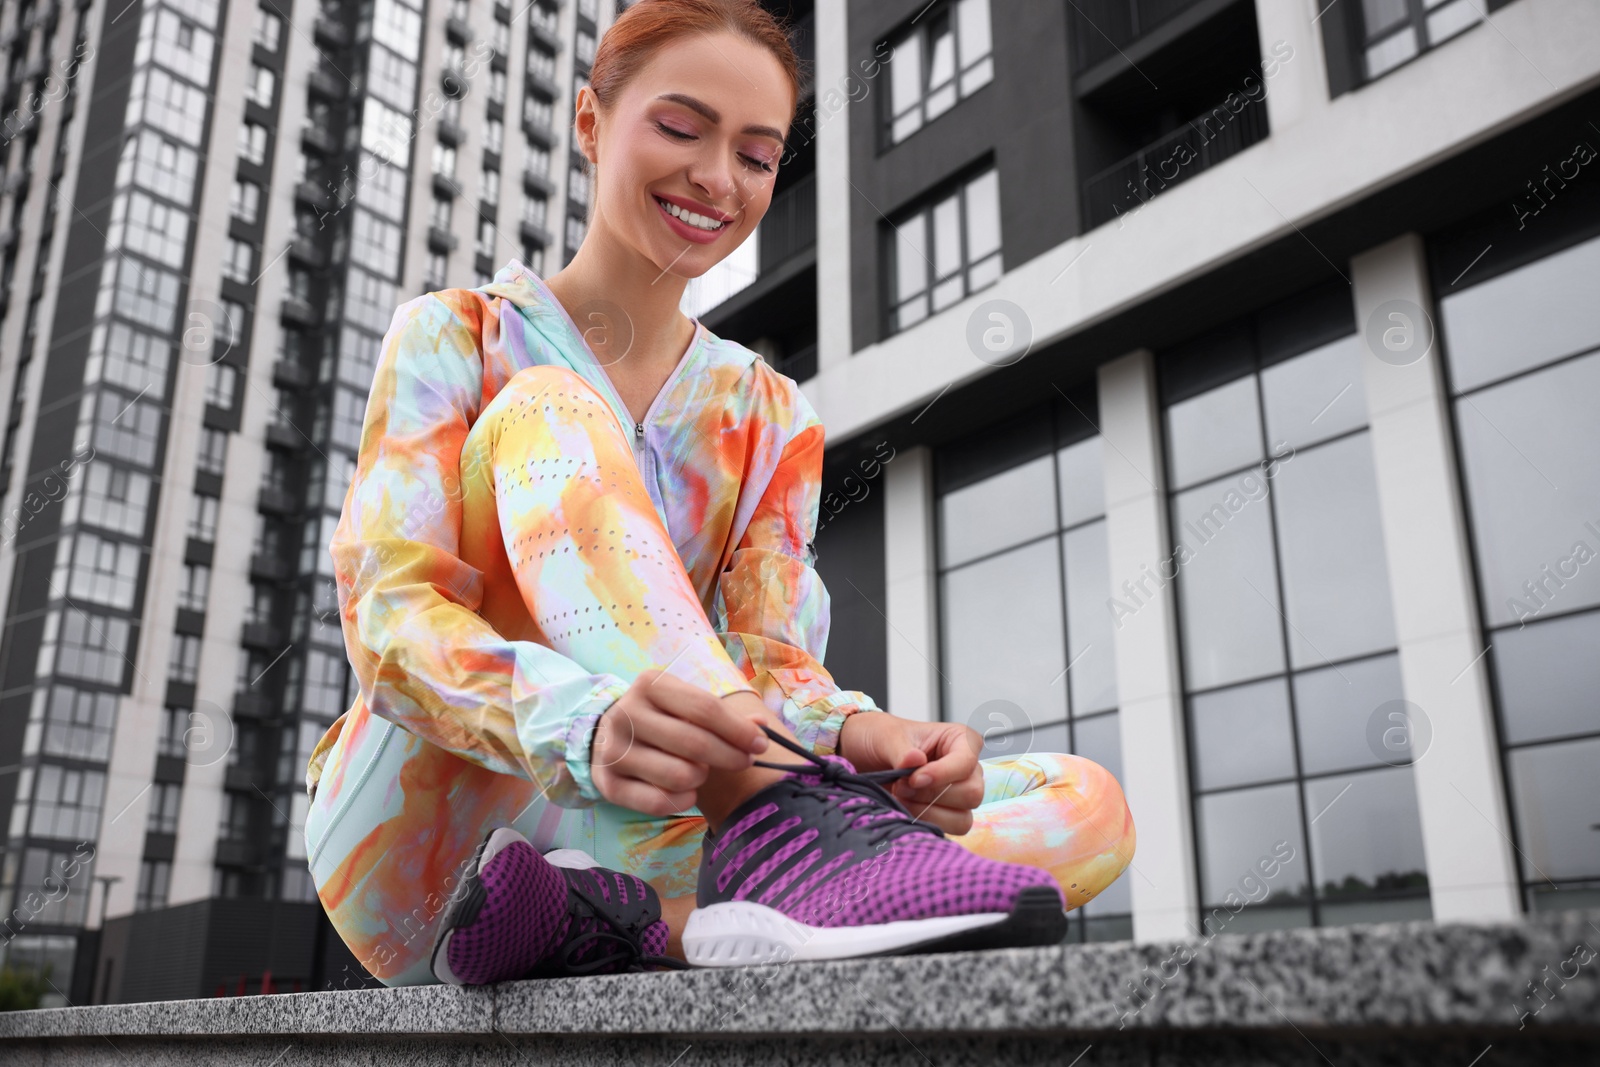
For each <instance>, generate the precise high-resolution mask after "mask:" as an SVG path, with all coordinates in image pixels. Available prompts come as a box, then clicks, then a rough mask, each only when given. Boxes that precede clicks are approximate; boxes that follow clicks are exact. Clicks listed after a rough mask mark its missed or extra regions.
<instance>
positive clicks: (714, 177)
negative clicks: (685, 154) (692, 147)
mask: <svg viewBox="0 0 1600 1067" xmlns="http://www.w3.org/2000/svg"><path fill="white" fill-rule="evenodd" d="M689 181H690V182H691V183H692V184H693V185H695V186H697V187H698V188H699V189H700V190H701V191H703V192H704V193H705V197H706V199H707V200H708V201H710V202H711V203H713V204H717V205H726V204H727V203H728V201H729V200H730V199H733V198H734V197H735V196H736V195H737V193H738V183H737V182H736V181H735V180H734V174H733V166H732V161H731V160H730V159H729V158H728V153H726V152H724V151H723V149H722V148H721V147H720V146H719V147H717V148H709V147H708V148H707V150H706V151H705V152H702V153H700V155H699V156H698V157H697V158H696V160H695V162H694V164H693V165H692V166H691V167H690V168H689ZM738 205H739V206H740V207H743V206H744V200H743V198H742V197H740V198H739V199H738Z"/></svg>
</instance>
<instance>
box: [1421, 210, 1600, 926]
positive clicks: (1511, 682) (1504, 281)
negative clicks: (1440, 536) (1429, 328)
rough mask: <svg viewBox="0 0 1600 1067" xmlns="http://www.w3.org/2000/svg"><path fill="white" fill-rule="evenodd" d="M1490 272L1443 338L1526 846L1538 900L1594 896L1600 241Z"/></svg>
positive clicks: (1524, 868)
mask: <svg viewBox="0 0 1600 1067" xmlns="http://www.w3.org/2000/svg"><path fill="white" fill-rule="evenodd" d="M1478 273H1480V274H1481V277H1480V280H1478V281H1477V282H1476V284H1469V285H1467V286H1465V287H1463V288H1460V289H1457V290H1456V291H1454V292H1450V293H1449V295H1447V296H1444V297H1443V298H1441V299H1440V301H1439V319H1440V326H1441V329H1440V335H1441V340H1442V341H1443V346H1442V347H1443V352H1444V357H1445V367H1446V369H1447V371H1448V381H1449V385H1450V393H1451V395H1452V398H1453V399H1452V405H1451V406H1452V408H1453V409H1454V416H1455V432H1456V444H1457V448H1458V450H1459V452H1460V461H1459V467H1460V477H1461V481H1462V484H1463V489H1464V496H1465V499H1466V511H1467V519H1468V523H1469V525H1470V528H1471V531H1472V536H1471V539H1470V543H1471V545H1472V551H1473V557H1474V562H1475V564H1476V571H1477V577H1478V595H1479V604H1480V609H1479V614H1480V617H1481V618H1482V620H1483V629H1484V643H1485V644H1486V645H1487V646H1488V647H1489V655H1488V665H1489V668H1490V671H1489V674H1490V677H1491V679H1492V680H1493V683H1494V694H1495V703H1496V705H1497V707H1496V713H1497V718H1498V721H1499V734H1500V743H1501V746H1502V753H1503V756H1502V758H1503V761H1504V773H1505V781H1506V786H1507V790H1508V792H1509V793H1510V798H1509V799H1510V810H1511V815H1512V819H1513V825H1514V826H1515V828H1516V830H1515V833H1516V838H1517V841H1516V844H1517V849H1516V855H1517V857H1518V860H1519V866H1520V873H1521V877H1522V882H1523V887H1524V893H1525V901H1526V907H1527V908H1528V910H1529V911H1534V912H1541V911H1552V910H1557V909H1563V908H1581V907H1592V906H1593V904H1594V901H1595V898H1596V892H1597V891H1600V833H1596V832H1595V830H1594V825H1593V824H1594V823H1595V822H1596V819H1595V811H1596V810H1597V809H1596V804H1597V801H1600V785H1597V784H1596V783H1597V779H1596V777H1595V773H1594V771H1595V768H1596V767H1597V766H1600V705H1597V704H1596V701H1595V697H1594V694H1595V692H1596V685H1597V682H1600V667H1597V661H1596V658H1595V656H1594V649H1595V648H1597V647H1600V562H1596V555H1597V551H1600V534H1597V533H1596V532H1595V530H1596V528H1597V527H1600V518H1597V514H1596V509H1595V501H1596V500H1600V469H1597V467H1596V466H1595V463H1594V456H1595V455H1596V451H1595V450H1596V448H1600V423H1597V422H1596V421H1595V418H1594V411H1595V410H1596V405H1600V313H1597V312H1600V309H1597V307H1596V304H1595V302H1594V300H1593V299H1592V294H1593V293H1594V292H1595V288H1596V286H1597V285H1600V239H1590V240H1587V241H1584V242H1582V243H1579V244H1575V245H1572V246H1570V247H1568V248H1565V249H1563V250H1561V251H1559V252H1556V253H1554V254H1551V255H1546V256H1544V257H1543V258H1541V259H1536V260H1534V261H1533V262H1531V263H1528V264H1526V265H1523V266H1519V267H1517V268H1515V269H1513V270H1509V271H1505V272H1503V273H1499V274H1493V273H1489V272H1486V271H1483V268H1481V267H1480V268H1479V272H1478ZM1448 281H1449V279H1448V278H1447V277H1446V278H1443V279H1442V280H1440V281H1439V282H1438V283H1437V285H1438V288H1437V290H1436V291H1440V292H1444V291H1447V290H1448V289H1449V288H1450V287H1449V285H1448ZM1558 486H1559V489H1558V488H1557V487H1558Z"/></svg>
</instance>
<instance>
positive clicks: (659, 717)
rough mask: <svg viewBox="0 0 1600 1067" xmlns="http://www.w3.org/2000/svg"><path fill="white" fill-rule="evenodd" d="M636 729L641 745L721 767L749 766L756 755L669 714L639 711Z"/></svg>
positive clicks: (738, 767)
mask: <svg viewBox="0 0 1600 1067" xmlns="http://www.w3.org/2000/svg"><path fill="white" fill-rule="evenodd" d="M635 731H636V734H637V736H638V739H639V743H640V744H642V745H649V746H650V747H652V748H657V749H660V750H661V751H663V752H669V753H671V754H673V755H675V756H679V757H681V758H683V759H687V760H692V761H694V762H695V763H702V764H705V765H707V766H711V767H716V768H718V769H719V770H724V771H743V770H748V769H749V768H750V765H751V763H752V762H754V760H755V756H754V755H752V754H751V753H750V752H749V751H747V750H744V749H739V748H735V747H734V746H732V745H730V744H728V742H726V741H724V740H723V739H722V738H720V737H718V736H717V735H716V734H714V733H712V732H711V731H710V730H706V729H703V728H702V727H699V726H696V725H695V724H694V723H691V722H686V721H684V720H683V719H679V718H675V717H673V716H671V715H666V714H662V713H660V712H656V711H652V712H651V713H650V714H646V715H641V716H640V717H639V720H638V723H637V724H636V726H635Z"/></svg>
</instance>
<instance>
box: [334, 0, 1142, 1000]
mask: <svg viewBox="0 0 1600 1067" xmlns="http://www.w3.org/2000/svg"><path fill="white" fill-rule="evenodd" d="M798 86H799V81H798V74H797V63H796V60H795V57H794V54H793V53H792V51H791V50H790V48H789V44H788V40H787V37H786V35H785V33H784V31H783V30H782V28H781V27H779V26H778V25H776V24H775V23H774V21H773V20H772V19H771V17H770V16H769V15H767V14H766V13H765V12H764V11H763V10H762V9H761V8H759V7H758V6H757V5H755V4H754V3H751V2H748V0H644V2H642V3H639V4H636V5H635V6H633V7H631V8H629V9H628V11H627V12H625V13H624V14H623V15H622V16H621V17H620V18H619V19H618V20H617V22H616V23H615V24H614V25H613V26H612V28H611V29H610V30H609V31H608V32H607V33H606V35H605V37H604V39H603V40H602V41H601V43H600V47H599V49H598V51H597V53H596V56H595V60H594V65H593V68H592V73H591V78H590V85H589V86H587V87H585V88H583V89H582V90H581V91H580V93H579V96H578V100H577V106H576V119H575V131H576V137H577V142H578V144H579V146H580V148H581V150H582V151H583V153H584V155H585V157H586V158H587V159H588V160H589V161H590V163H591V164H593V165H594V170H595V195H594V205H593V207H592V209H591V213H592V218H591V225H590V228H589V230H588V234H587V236H586V238H585V240H584V242H583V245H582V247H581V248H580V249H579V250H578V252H577V253H576V255H575V256H574V257H573V259H572V261H571V263H569V264H568V265H567V266H566V267H565V268H564V269H563V270H561V271H559V272H558V273H557V274H555V275H554V276H552V277H551V278H550V279H548V280H543V279H540V278H538V277H536V276H535V275H534V274H533V273H532V272H531V271H529V270H528V269H527V268H526V267H524V266H523V265H522V264H520V263H516V262H512V263H510V264H509V265H507V266H506V267H505V268H503V269H502V270H501V271H500V273H499V274H498V275H497V276H496V278H495V280H494V281H493V282H492V283H491V284H488V285H484V286H481V287H479V288H477V289H473V290H463V289H451V290H445V291H442V292H439V293H432V294H429V295H427V296H424V297H421V298H418V299H416V300H413V301H410V302H409V303H407V304H405V305H402V306H401V308H400V309H399V311H398V313H397V314H396V317H395V320H394V322H393V324H392V325H391V327H390V330H389V334H388V336H387V337H386V338H385V341H384V346H383V352H382V356H381V359H380V361H379V364H378V367H377V370H376V375H375V379H374V382H373V386H372V392H371V397H370V400H369V403H368V407H367V413H366V425H365V427H364V430H363V433H362V440H361V453H360V457H359V459H358V462H357V467H356V471H355V475H354V478H353V482H352V485H351V487H350V491H349V494H348V496H347V497H346V500H345V506H344V513H343V515H342V517H341V519H340V522H339V525H338V528H337V529H336V531H335V532H334V535H333V540H332V543H331V546H330V550H331V552H332V555H333V559H334V563H335V570H336V575H337V582H338V589H339V600H340V608H341V614H342V618H343V627H344V636H345V644H346V648H347V650H348V652H349V655H350V660H351V663H352V665H353V667H354V671H355V674H356V676H357V678H358V680H359V682H360V695H359V697H358V698H357V699H356V701H355V704H354V706H353V707H352V708H351V709H350V710H349V712H347V713H346V714H345V715H344V716H342V717H341V719H340V721H339V722H337V723H335V724H334V726H333V727H332V728H331V729H330V730H329V731H328V734H327V735H326V736H325V737H324V738H323V739H322V741H321V742H320V743H319V744H318V746H317V749H316V751H315V752H314V753H313V755H312V759H311V764H310V767H309V768H308V772H307V785H308V790H310V791H311V792H312V803H311V807H310V812H309V814H308V817H307V820H306V840H307V846H308V862H309V865H310V869H311V873H312V877H313V881H314V882H315V884H316V887H317V892H318V895H319V897H320V898H321V900H322V902H323V904H324V906H325V908H326V909H327V912H328V914H329V916H330V917H331V919H332V921H333V923H334V926H335V928H336V929H337V930H338V931H339V933H340V936H341V937H343V939H344V940H345V942H346V943H347V944H348V945H349V946H350V948H351V950H352V951H353V952H355V954H356V956H357V958H358V959H359V960H361V962H362V963H363V965H364V966H365V967H366V968H367V969H368V970H369V971H370V972H371V973H372V974H374V975H376V976H377V977H378V978H379V979H381V980H382V981H383V982H385V983H386V984H389V985H405V984H415V983H424V982H430V981H436V980H437V981H446V982H459V983H474V984H475V983H481V982H489V981H498V980H501V979H506V978H516V977H524V976H529V975H535V974H557V973H576V972H581V971H585V970H604V969H617V968H620V967H624V966H631V965H638V964H639V963H640V961H644V962H646V963H650V962H660V961H665V960H670V959H677V958H682V957H684V956H687V958H688V959H689V960H690V961H692V962H695V963H700V964H708V965H718V964H732V963H747V962H753V961H754V960H757V959H771V958H828V957H838V956H849V955H862V954H868V953H875V952H884V951H907V950H929V949H935V948H951V947H984V946H990V945H1007V944H1032V943H1045V942H1050V941H1055V940H1059V939H1060V937H1061V936H1062V932H1063V923H1064V921H1065V919H1064V915H1063V903H1065V906H1066V907H1069V908H1070V907H1076V906H1078V905H1080V904H1082V903H1083V902H1084V901H1086V900H1088V899H1089V898H1090V897H1092V896H1094V894H1095V893H1097V892H1099V891H1100V890H1101V889H1103V888H1104V887H1105V886H1106V885H1109V884H1110V883H1111V882H1112V881H1113V880H1114V879H1115V878H1116V877H1117V875H1119V874H1120V873H1121V872H1122V870H1123V868H1124V867H1125V866H1126V865H1127V863H1128V861H1129V860H1130V859H1131V857H1132V853H1133V847H1134V833H1133V825H1132V821H1131V818H1130V817H1129V815H1128V811H1127V806H1126V804H1125V802H1124V800H1123V796H1122V792H1121V790H1120V788H1119V787H1118V786H1117V783H1116V782H1115V780H1114V779H1112V777H1111V776H1110V775H1109V774H1108V773H1107V772H1106V771H1105V770H1104V769H1103V768H1101V767H1099V766H1098V765H1096V764H1094V763H1091V762H1090V761H1088V760H1084V759H1081V758H1079V757H1075V756H1053V755H1037V754H1036V755H1029V756H1025V757H1022V758H1017V759H1011V760H985V761H982V762H980V761H979V760H978V758H977V752H978V750H979V749H980V748H981V745H982V739H981V738H979V737H978V736H977V735H976V733H974V732H973V731H972V730H970V729H968V728H966V727H964V726H960V725H957V724H952V723H923V722H914V721H909V720H906V719H901V718H899V717H896V716H894V715H891V714H890V713H888V712H886V711H883V710H881V709H879V708H878V706H877V705H876V704H874V703H873V701H872V700H871V698H870V697H868V696H867V695H866V694H864V693H859V692H853V691H847V690H841V689H839V687H838V686H837V685H836V684H835V683H834V682H833V680H832V678H831V677H830V676H829V675H828V673H827V671H825V670H824V669H823V668H822V665H821V662H820V661H821V657H822V655H823V649H824V645H825V643H826V639H827V629H828V597H827V592H826V591H825V590H824V588H823V586H822V583H821V582H820V580H819V579H818V577H817V574H816V571H815V570H814V569H813V567H812V566H811V564H812V562H813V560H814V554H813V552H812V548H811V539H812V537H813V536H814V532H815V529H816V521H817V512H818V499H819V493H820V487H819V481H820V478H821V470H822V444H823V431H822V426H821V424H820V423H819V421H818V419H817V417H816V414H815V412H814V411H813V410H812V409H811V407H810V405H809V404H808V403H807V402H806V400H805V398H804V397H803V396H802V395H801V393H800V392H799V390H798V389H797V387H796V386H795V383H794V382H793V381H791V380H790V379H788V378H786V377H784V376H782V375H780V374H778V373H776V372H775V371H773V370H772V369H771V368H770V367H768V366H767V364H765V363H764V362H762V361H761V360H759V359H758V358H757V357H756V356H755V354H754V353H752V352H751V351H750V350H748V349H746V348H744V347H742V346H740V345H737V344H734V343H732V342H729V341H725V340H722V339H720V338H717V337H715V336H714V335H712V334H711V333H710V331H708V330H707V329H706V328H705V327H704V326H703V325H701V324H700V323H699V322H698V321H695V320H691V319H688V318H685V317H684V316H683V315H682V314H681V313H680V312H679V310H678V305H679V302H680V299H681V297H682V294H683V289H684V286H685V285H686V284H687V280H688V279H689V278H692V277H697V276H699V275H701V274H703V273H704V272H705V271H706V270H708V269H709V268H710V267H711V266H712V265H713V264H715V263H716V262H718V261H719V260H720V259H722V258H723V257H724V256H726V255H727V254H728V253H729V252H731V251H732V250H733V249H734V248H735V247H737V246H738V245H739V244H740V243H742V242H743V241H744V239H745V238H746V237H747V236H748V235H749V233H750V231H751V230H752V229H754V228H755V226H756V224H757V222H759V221H760V219H761V216H762V214H763V213H764V212H765V211H766V209H767V206H768V204H769V202H770V199H771V194H772V186H773V180H774V176H775V173H776V170H777V166H778V161H779V157H780V155H781V153H782V149H783V138H784V136H785V134H786V131H787V129H788V125H789V122H790V121H791V120H792V118H793V116H794V111H795V106H796V100H797V97H798ZM769 739H770V742H769ZM780 749H781V750H782V751H780ZM762 754H764V755H765V757H766V758H763V759H757V758H756V757H757V756H758V755H762ZM702 843H704V848H702Z"/></svg>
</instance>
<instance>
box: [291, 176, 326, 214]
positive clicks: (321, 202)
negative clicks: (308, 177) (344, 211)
mask: <svg viewBox="0 0 1600 1067" xmlns="http://www.w3.org/2000/svg"><path fill="white" fill-rule="evenodd" d="M294 198H295V200H297V201H299V202H300V203H302V204H304V205H306V206H307V207H311V208H316V209H317V210H318V211H329V210H331V209H332V208H333V196H332V195H331V194H330V193H329V192H328V188H327V186H325V185H323V184H321V183H320V182H314V181H303V182H301V183H300V184H299V185H296V186H295V187H294Z"/></svg>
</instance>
